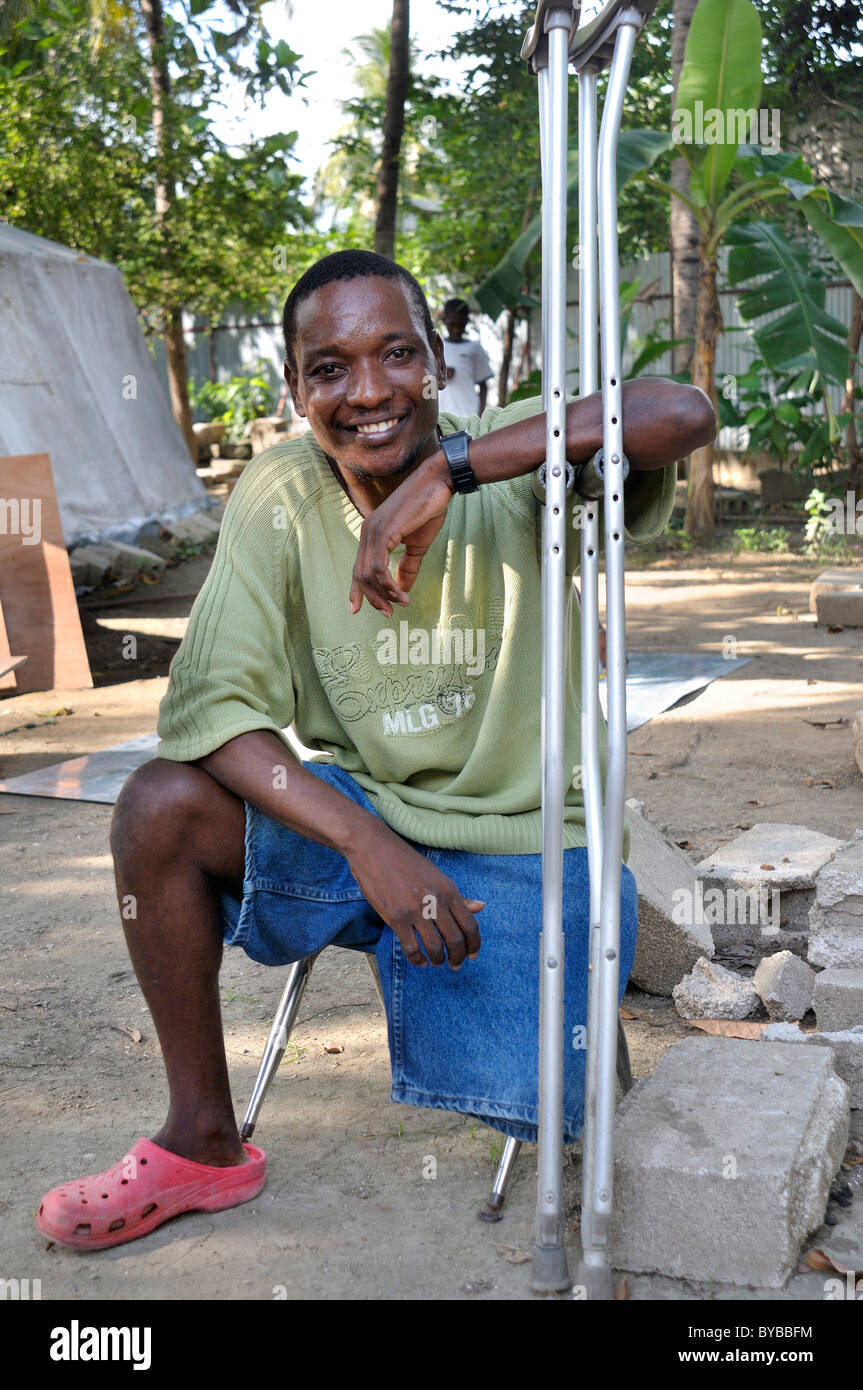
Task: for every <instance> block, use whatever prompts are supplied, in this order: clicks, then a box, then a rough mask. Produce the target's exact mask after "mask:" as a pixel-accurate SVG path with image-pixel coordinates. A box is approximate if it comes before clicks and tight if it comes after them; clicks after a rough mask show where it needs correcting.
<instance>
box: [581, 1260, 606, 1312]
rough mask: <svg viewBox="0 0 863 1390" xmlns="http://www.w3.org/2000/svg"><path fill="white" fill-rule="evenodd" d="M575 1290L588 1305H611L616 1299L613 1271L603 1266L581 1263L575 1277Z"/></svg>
mask: <svg viewBox="0 0 863 1390" xmlns="http://www.w3.org/2000/svg"><path fill="white" fill-rule="evenodd" d="M574 1287H575V1289H577V1290H578V1293H579V1297H581V1298H583V1299H584V1300H585V1301H586V1302H588V1303H611V1302H612V1301H613V1299H614V1279H613V1278H612V1274H611V1269H610V1268H609V1266H608V1265H607V1264H605V1263H603V1264H585V1262H584V1260H582V1261H581V1262H580V1263H579V1266H578V1273H577V1274H576V1276H575V1285H574Z"/></svg>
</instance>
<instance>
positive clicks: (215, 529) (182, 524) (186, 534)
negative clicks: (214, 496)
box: [163, 512, 219, 545]
mask: <svg viewBox="0 0 863 1390" xmlns="http://www.w3.org/2000/svg"><path fill="white" fill-rule="evenodd" d="M163 529H164V530H166V531H169V532H170V534H171V535H172V536H173V537H174V539H175V540H178V541H186V542H187V543H188V544H190V545H202V544H204V543H205V542H207V541H211V540H214V539H215V538H216V537H217V536H218V534H219V522H218V521H216V520H213V519H211V518H210V517H209V516H208V515H207V513H206V512H195V514H194V516H188V517H185V518H184V519H183V520H182V521H170V522H166V523H165V526H164V528H163Z"/></svg>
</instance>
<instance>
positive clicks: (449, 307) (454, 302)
mask: <svg viewBox="0 0 863 1390" xmlns="http://www.w3.org/2000/svg"><path fill="white" fill-rule="evenodd" d="M441 312H442V313H444V314H470V305H469V304H468V302H467V300H466V299H448V300H447V302H446V304H445V305H444V306H443V309H442V310H441Z"/></svg>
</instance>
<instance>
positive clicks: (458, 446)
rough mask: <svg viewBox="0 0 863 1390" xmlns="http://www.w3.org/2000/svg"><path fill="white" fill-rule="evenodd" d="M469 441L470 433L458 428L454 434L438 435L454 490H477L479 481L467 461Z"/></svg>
mask: <svg viewBox="0 0 863 1390" xmlns="http://www.w3.org/2000/svg"><path fill="white" fill-rule="evenodd" d="M469 442H470V435H469V434H468V432H467V430H459V431H458V432H457V433H456V434H442V435H441V437H440V446H441V448H442V450H443V452H444V455H445V457H446V461H447V463H448V464H449V471H450V474H451V475H452V481H453V486H454V488H455V490H456V492H478V491H479V483H478V482H477V480H476V477H475V476H474V471H473V469H472V468H471V466H470V463H469V461H468V452H467V448H468V444H469Z"/></svg>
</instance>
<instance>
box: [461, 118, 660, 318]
mask: <svg viewBox="0 0 863 1390" xmlns="http://www.w3.org/2000/svg"><path fill="white" fill-rule="evenodd" d="M670 148H671V133H670V131H663V130H624V131H621V133H620V138H619V141H618V146H617V186H618V189H620V188H623V186H624V185H625V184H626V183H628V182H629V180H630V179H631V178H633V177H634V176H635V175H636V174H641V173H644V172H645V170H647V169H650V168H652V166H653V165H654V164H655V163H656V161H657V159H659V157H660V155H663V154H665V152H666V150H669V149H670ZM566 202H567V207H569V208H571V209H572V210H573V212H574V213H577V209H578V151H577V150H570V151H569V154H568V157H567V188H566ZM572 220H575V219H574V218H573V219H572ZM576 225H577V223H576ZM541 237H542V217H541V216H540V215H537V216H536V217H534V219H533V221H532V222H530V223H529V224H528V226H527V227H526V228H525V230H524V231H523V232H522V234H521V236H519V237H518V238H517V239H516V240H515V241H514V242H513V244H512V246H511V247H510V248H509V250H508V251H507V253H506V255H505V256H503V257H502V258H501V259H500V260H499V261H498V263H497V265H496V266H495V267H494V269H493V270H492V271H491V272H490V273H489V274H488V275H487V276H486V278H485V279H484V280H483V281H482V283H481V284H480V285H479V286H478V288H477V289H475V290H474V292H473V294H472V295H471V299H472V300H473V302H474V303H475V304H476V305H477V307H478V308H479V309H481V310H482V312H483V313H485V314H488V315H489V316H490V317H491V318H493V319H496V318H497V317H498V315H499V314H502V313H503V312H504V311H505V310H507V309H515V308H516V307H517V306H518V305H519V304H522V303H524V302H525V296H524V295H523V294H522V290H523V288H524V271H525V266H526V265H527V261H528V257H529V256H530V254H531V252H532V251H533V249H534V247H535V246H536V245H537V243H538V242H539V241H540V239H541Z"/></svg>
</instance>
